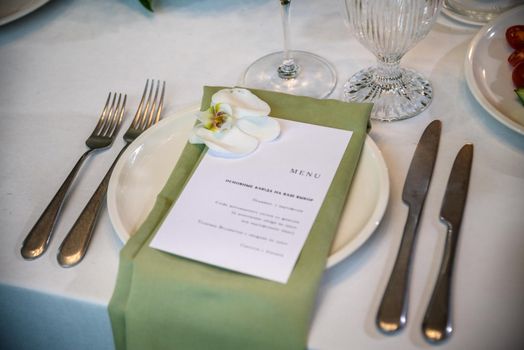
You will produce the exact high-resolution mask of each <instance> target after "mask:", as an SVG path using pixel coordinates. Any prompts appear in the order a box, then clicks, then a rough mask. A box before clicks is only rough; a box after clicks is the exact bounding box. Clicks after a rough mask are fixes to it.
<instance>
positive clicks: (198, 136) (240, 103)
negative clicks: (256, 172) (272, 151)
mask: <svg viewBox="0 0 524 350" xmlns="http://www.w3.org/2000/svg"><path fill="white" fill-rule="evenodd" d="M270 110H271V109H270V107H269V105H268V104H267V103H266V102H264V101H262V100H261V99H260V98H258V97H257V96H255V95H254V94H253V93H252V92H251V91H249V90H246V89H239V88H234V89H223V90H220V91H218V92H216V93H215V94H214V95H213V96H212V97H211V107H209V109H208V110H206V111H204V112H200V113H199V115H198V123H197V125H196V126H195V127H194V129H193V132H192V134H191V136H190V138H189V142H191V143H204V144H205V145H206V146H207V147H208V148H209V152H210V153H211V154H212V155H215V156H219V157H229V158H231V157H242V156H245V155H247V154H249V153H251V152H253V151H254V150H255V149H256V148H257V147H258V145H259V143H260V142H266V141H272V140H274V139H276V138H277V137H278V136H279V135H280V125H279V124H278V122H277V121H276V120H275V119H273V118H271V117H269V116H268V115H269V112H270Z"/></svg>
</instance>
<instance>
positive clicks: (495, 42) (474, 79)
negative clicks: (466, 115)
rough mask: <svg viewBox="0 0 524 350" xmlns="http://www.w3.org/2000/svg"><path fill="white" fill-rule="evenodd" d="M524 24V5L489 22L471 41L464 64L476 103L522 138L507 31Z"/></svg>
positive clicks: (523, 121) (523, 114)
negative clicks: (509, 59) (509, 60)
mask: <svg viewBox="0 0 524 350" xmlns="http://www.w3.org/2000/svg"><path fill="white" fill-rule="evenodd" d="M515 24H524V6H519V7H516V8H514V9H512V10H510V11H508V12H505V13H503V14H501V15H500V16H498V17H497V18H496V19H494V20H493V21H492V22H490V23H488V24H487V25H485V26H484V27H482V29H481V30H480V31H479V32H478V33H477V34H476V35H475V37H474V38H473V40H472V41H471V43H470V45H469V48H468V52H467V55H466V62H465V73H466V81H467V84H468V87H469V89H470V90H471V92H472V94H473V96H475V98H476V99H477V101H478V102H479V103H480V104H481V105H482V107H484V109H485V110H486V111H488V113H490V114H491V115H492V116H493V117H494V118H495V119H497V120H498V121H499V122H501V123H502V124H504V125H506V126H507V127H509V128H511V129H513V130H514V131H516V132H518V133H520V134H523V135H524V106H523V105H522V103H521V102H520V101H519V100H518V97H517V95H516V94H515V92H514V91H513V90H514V89H515V87H514V85H513V81H512V80H511V73H512V71H513V67H511V65H510V64H509V63H508V57H509V55H510V54H511V53H512V52H513V49H512V48H511V47H510V46H509V45H508V43H507V42H506V36H505V35H506V29H507V28H508V27H510V26H512V25H515Z"/></svg>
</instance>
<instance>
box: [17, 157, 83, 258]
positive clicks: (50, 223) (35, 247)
mask: <svg viewBox="0 0 524 350" xmlns="http://www.w3.org/2000/svg"><path fill="white" fill-rule="evenodd" d="M91 151H92V150H88V151H86V152H85V153H84V154H83V155H82V156H81V157H80V159H79V160H78V161H77V162H76V164H75V166H74V167H73V169H72V170H71V172H70V173H69V175H68V176H67V178H66V179H65V181H64V183H63V184H62V186H60V188H59V189H58V191H57V192H56V194H55V196H54V197H53V199H51V202H49V204H48V205H47V207H46V208H45V210H44V211H43V213H42V214H41V215H40V218H39V219H38V220H37V222H36V223H35V225H34V226H33V228H32V229H31V231H29V233H28V235H27V236H26V238H25V239H24V242H23V243H22V248H21V250H20V253H21V254H22V256H23V257H24V259H27V260H33V259H36V258H38V257H39V256H41V255H42V254H44V252H45V251H46V249H47V247H48V246H49V242H50V241H51V236H52V233H53V227H54V226H55V223H56V219H57V218H58V214H59V213H60V209H61V208H62V205H63V204H64V202H65V197H66V194H67V192H68V191H69V188H70V187H71V184H72V183H73V180H74V179H75V177H76V174H77V173H78V170H80V167H81V166H82V163H83V162H84V160H85V159H86V158H87V156H88V155H89V153H91Z"/></svg>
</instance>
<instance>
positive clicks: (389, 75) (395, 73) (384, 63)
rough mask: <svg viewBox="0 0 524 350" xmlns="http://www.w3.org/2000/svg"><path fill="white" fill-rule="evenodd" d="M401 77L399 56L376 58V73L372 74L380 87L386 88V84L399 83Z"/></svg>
mask: <svg viewBox="0 0 524 350" xmlns="http://www.w3.org/2000/svg"><path fill="white" fill-rule="evenodd" d="M401 78H402V70H401V69H400V58H396V59H384V58H378V60H377V66H376V74H375V76H374V79H375V82H376V83H378V84H379V85H380V86H382V87H385V88H388V86H391V85H395V84H399V83H400V79H401Z"/></svg>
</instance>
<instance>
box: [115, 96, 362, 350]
mask: <svg viewBox="0 0 524 350" xmlns="http://www.w3.org/2000/svg"><path fill="white" fill-rule="evenodd" d="M220 89H222V88H221V87H205V88H204V95H203V98H202V105H201V109H202V110H205V109H207V108H208V107H209V104H210V101H211V96H212V95H213V94H214V93H215V92H216V91H218V90H220ZM251 91H252V92H253V93H254V94H256V95H257V96H259V97H260V98H261V99H263V100H264V101H266V102H267V103H269V105H270V106H271V115H272V116H274V117H278V118H284V119H290V120H295V121H300V122H306V123H311V124H317V125H324V126H329V127H334V128H339V129H346V130H352V131H353V136H352V138H351V141H350V143H349V145H348V148H347V150H346V152H345V154H344V156H343V159H342V161H341V163H340V166H339V168H338V170H337V173H336V175H335V178H334V180H333V182H332V184H331V186H330V188H329V190H328V193H327V196H326V199H325V201H324V203H323V204H322V207H321V209H320V212H319V214H318V216H317V218H316V220H315V223H314V224H313V227H312V229H311V232H310V234H309V236H308V238H307V241H306V243H305V245H304V248H303V250H302V252H301V254H300V257H299V259H298V261H297V263H296V266H295V268H294V270H293V272H292V274H291V277H290V278H289V281H288V283H287V284H281V283H277V282H272V281H268V280H264V279H260V278H256V277H253V276H248V275H244V274H240V273H237V272H233V271H229V270H225V269H222V268H218V267H214V266H211V265H207V264H204V263H199V262H195V261H191V260H188V259H185V258H182V257H178V256H175V255H171V254H167V253H164V252H161V251H158V250H155V249H152V248H150V247H149V243H150V241H151V239H152V238H153V236H154V234H155V232H156V231H157V229H158V227H159V225H160V223H161V222H162V220H163V218H164V216H165V215H166V214H167V213H168V212H169V209H170V208H171V206H172V204H173V203H174V201H175V200H176V199H177V197H178V196H179V194H180V193H181V191H182V190H183V188H184V185H185V183H186V181H187V180H188V179H189V177H190V176H191V174H192V172H193V170H194V169H195V168H196V166H197V165H198V163H199V160H200V158H201V156H202V155H203V154H204V153H205V147H203V146H202V145H192V144H187V145H186V147H185V149H184V150H183V152H182V155H181V156H180V159H179V161H178V163H177V165H176V167H175V169H174V170H173V172H172V174H171V175H170V177H169V179H168V181H167V183H166V185H165V186H164V188H163V189H162V191H161V192H160V194H159V195H158V197H157V200H156V203H155V205H154V208H153V210H152V211H151V213H150V214H149V216H148V217H147V219H146V220H145V222H144V223H143V224H142V226H141V227H140V229H139V230H138V231H137V233H136V234H134V235H133V236H132V237H131V239H130V240H129V241H128V242H127V244H126V245H125V246H124V248H123V249H122V251H121V252H120V265H119V271H118V277H117V281H116V287H115V290H114V293H113V297H112V299H111V301H110V304H109V314H110V317H111V323H112V327H113V334H114V340H115V345H116V348H117V350H123V349H129V350H131V349H139V350H144V349H148V350H151V349H162V350H164V349H190V350H198V349H206V350H207V349H228V350H230V349H239V350H240V349H241V350H247V349H250V350H255V349H264V350H268V349H271V350H278V349H284V350H292V349H305V348H306V347H307V345H306V344H307V335H308V330H309V326H310V321H311V315H312V310H313V306H314V302H315V297H316V293H317V289H318V285H319V282H320V279H321V276H322V273H323V272H324V269H325V265H326V259H327V255H328V253H329V251H330V247H331V242H332V239H333V236H334V234H335V233H336V231H337V225H338V222H339V218H340V215H341V213H342V210H343V207H344V204H345V202H346V198H347V194H348V192H349V188H350V185H351V179H352V176H353V173H354V172H355V169H356V167H357V164H358V160H359V156H360V152H361V150H362V147H363V144H364V140H365V138H366V133H367V128H368V122H369V114H370V111H371V107H372V105H370V104H354V103H353V104H349V103H344V102H340V101H337V100H317V99H313V98H309V97H299V96H292V95H286V94H282V93H276V92H269V91H261V90H251ZM281 137H286V135H285V134H283V135H282V136H281ZM311 141H312V142H315V140H314V135H312V140H311ZM326 156H329V153H327V154H326Z"/></svg>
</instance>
